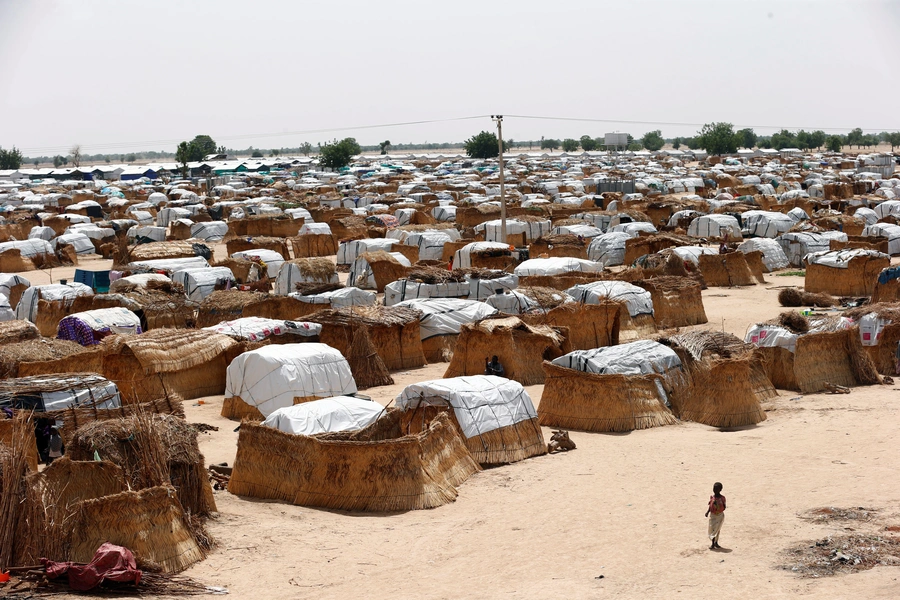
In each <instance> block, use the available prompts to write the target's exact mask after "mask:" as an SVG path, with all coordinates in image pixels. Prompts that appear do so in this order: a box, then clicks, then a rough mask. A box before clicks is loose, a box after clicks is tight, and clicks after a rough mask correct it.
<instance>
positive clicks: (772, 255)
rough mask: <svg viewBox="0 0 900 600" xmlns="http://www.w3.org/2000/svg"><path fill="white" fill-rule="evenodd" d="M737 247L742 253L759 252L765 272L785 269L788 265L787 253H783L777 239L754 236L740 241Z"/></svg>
mask: <svg viewBox="0 0 900 600" xmlns="http://www.w3.org/2000/svg"><path fill="white" fill-rule="evenodd" d="M737 249H738V250H740V251H741V252H743V253H744V254H748V253H750V252H761V253H762V263H763V267H764V268H765V269H764V270H765V272H767V273H772V272H773V271H778V270H781V269H786V268H787V267H789V266H790V262H788V258H787V255H786V254H785V253H784V250H782V249H781V245H780V244H779V243H778V241H777V240H771V239H768V238H754V239H750V240H746V241H744V242H741V244H740V245H739V246H738V247H737Z"/></svg>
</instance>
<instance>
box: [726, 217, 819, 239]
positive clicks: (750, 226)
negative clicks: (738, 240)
mask: <svg viewBox="0 0 900 600" xmlns="http://www.w3.org/2000/svg"><path fill="white" fill-rule="evenodd" d="M801 212H802V211H801ZM804 214H805V213H804ZM741 220H742V221H743V222H744V229H743V234H744V235H745V236H751V237H761V238H773V239H774V238H776V237H778V236H779V235H781V234H782V233H786V232H788V231H790V229H791V227H793V226H794V225H795V221H794V219H792V218H791V217H789V216H788V215H786V214H784V213H780V212H772V211H766V210H748V211H747V212H745V213H743V214H741Z"/></svg>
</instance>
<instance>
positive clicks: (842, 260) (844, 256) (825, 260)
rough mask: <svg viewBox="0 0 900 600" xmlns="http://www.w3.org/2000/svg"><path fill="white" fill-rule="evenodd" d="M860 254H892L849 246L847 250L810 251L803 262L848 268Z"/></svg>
mask: <svg viewBox="0 0 900 600" xmlns="http://www.w3.org/2000/svg"><path fill="white" fill-rule="evenodd" d="M860 256H868V257H871V258H887V259H890V256H888V255H887V254H885V253H883V252H878V251H877V250H865V249H863V248H849V249H847V250H823V251H822V252H810V253H809V254H807V255H806V256H804V257H803V262H805V263H806V264H808V265H822V266H825V267H831V268H834V269H846V268H847V267H849V266H850V261H851V260H853V259H854V258H857V257H860Z"/></svg>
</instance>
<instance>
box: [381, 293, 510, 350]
mask: <svg viewBox="0 0 900 600" xmlns="http://www.w3.org/2000/svg"><path fill="white" fill-rule="evenodd" d="M397 306H403V307H406V308H415V309H416V310H419V311H421V312H422V318H421V319H419V332H420V335H421V337H422V339H423V340H427V339H428V338H432V337H435V336H439V335H458V334H459V330H460V327H462V326H463V325H464V324H466V323H474V322H475V321H480V320H481V319H484V318H486V317H489V316H491V315H493V314H496V313H497V309H495V308H492V307H490V306H488V305H487V304H486V303H484V302H478V301H477V300H462V299H459V298H422V299H417V300H405V301H403V302H400V303H398V304H397Z"/></svg>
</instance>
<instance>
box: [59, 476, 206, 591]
mask: <svg viewBox="0 0 900 600" xmlns="http://www.w3.org/2000/svg"><path fill="white" fill-rule="evenodd" d="M70 527H71V539H72V541H73V542H72V546H71V549H70V551H69V559H70V560H72V561H74V562H81V563H87V562H89V561H90V560H91V559H92V558H93V556H94V552H96V550H97V548H99V547H100V545H101V544H103V543H104V542H111V543H113V544H118V545H120V546H124V547H126V548H128V549H129V550H131V551H132V552H133V553H134V554H135V556H137V557H140V558H141V559H142V560H143V561H146V562H149V563H155V564H158V565H160V566H161V567H162V569H163V572H165V573H177V572H180V571H183V570H185V569H186V568H188V567H189V566H191V565H192V564H194V563H196V562H199V561H201V560H203V559H204V558H205V557H206V552H205V551H204V549H203V548H202V547H201V546H200V545H199V544H198V543H197V540H196V539H195V537H194V535H193V534H192V531H191V523H190V520H189V518H188V516H187V515H186V514H185V512H184V509H183V508H182V507H181V504H180V503H179V502H178V498H177V496H176V495H175V494H174V492H173V491H172V488H171V487H168V486H157V487H152V488H148V489H144V490H141V491H139V492H135V491H128V492H121V493H119V494H115V495H112V496H103V497H102V498H96V499H92V500H85V501H83V502H80V503H79V504H77V505H76V510H75V511H74V516H73V518H72V521H71V522H70Z"/></svg>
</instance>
